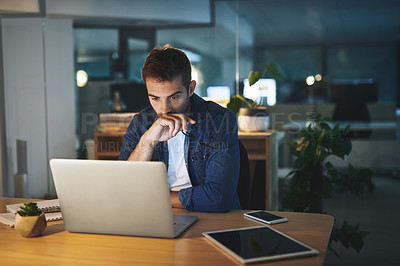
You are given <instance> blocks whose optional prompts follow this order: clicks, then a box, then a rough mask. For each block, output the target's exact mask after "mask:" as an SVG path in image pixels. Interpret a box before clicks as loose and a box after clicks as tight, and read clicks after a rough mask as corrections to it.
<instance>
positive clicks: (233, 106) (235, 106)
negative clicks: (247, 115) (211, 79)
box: [226, 96, 242, 115]
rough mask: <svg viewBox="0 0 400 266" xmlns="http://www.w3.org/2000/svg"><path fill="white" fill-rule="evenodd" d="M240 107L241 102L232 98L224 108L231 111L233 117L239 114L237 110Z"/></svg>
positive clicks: (236, 98) (234, 97)
mask: <svg viewBox="0 0 400 266" xmlns="http://www.w3.org/2000/svg"><path fill="white" fill-rule="evenodd" d="M241 106H242V100H240V99H239V98H238V97H236V96H233V97H232V98H231V99H230V101H229V103H228V104H227V106H226V107H228V109H229V110H231V111H232V112H233V113H234V114H235V115H237V114H238V113H239V109H240V107H241Z"/></svg>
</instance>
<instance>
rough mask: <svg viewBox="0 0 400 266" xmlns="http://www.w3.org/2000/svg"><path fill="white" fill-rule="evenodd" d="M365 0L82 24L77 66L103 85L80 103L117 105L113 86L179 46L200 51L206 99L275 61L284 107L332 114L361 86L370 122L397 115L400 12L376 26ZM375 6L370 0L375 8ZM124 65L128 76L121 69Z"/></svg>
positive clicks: (196, 65) (222, 6)
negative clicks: (172, 21) (207, 19)
mask: <svg viewBox="0 0 400 266" xmlns="http://www.w3.org/2000/svg"><path fill="white" fill-rule="evenodd" d="M356 2H357V1H339V2H338V4H337V5H333V2H332V1H268V0H263V1H261V0H251V1H223V0H221V1H220V0H216V1H212V5H211V6H212V10H211V12H212V14H213V19H212V23H211V24H209V25H175V26H165V25H157V23H155V24H153V26H152V27H139V26H137V25H133V26H134V27H132V28H130V27H126V26H124V27H123V28H119V27H116V26H115V25H114V26H113V28H103V29H98V28H76V29H75V54H76V70H79V69H83V70H85V71H86V72H87V74H88V80H89V81H88V85H86V86H87V87H88V88H90V90H93V91H96V93H93V92H90V93H89V94H87V95H84V94H82V93H79V97H78V98H79V106H80V109H79V110H80V112H81V113H82V112H86V113H93V114H95V115H98V114H99V113H100V112H111V111H112V110H111V109H110V105H109V104H108V103H109V102H110V101H111V100H112V98H111V96H112V94H111V93H110V92H109V91H110V87H111V85H112V84H113V83H121V82H123V83H135V84H141V82H142V81H141V76H140V70H141V67H142V65H143V63H144V60H145V57H146V55H147V53H148V52H149V50H150V49H151V48H152V47H154V46H155V45H158V46H163V45H165V44H171V45H172V46H174V47H177V48H180V49H182V50H184V51H185V52H186V53H187V55H188V57H189V58H190V60H191V62H192V65H193V78H194V79H196V80H197V84H198V86H197V89H196V93H197V94H198V95H200V96H202V97H210V98H213V99H217V98H221V99H227V98H228V97H229V96H232V95H234V94H236V93H237V92H239V93H241V94H243V88H244V86H245V84H244V81H245V79H246V78H247V76H248V74H249V72H250V71H252V70H256V71H259V72H262V71H263V70H264V66H265V64H266V63H268V62H274V63H275V64H276V65H277V67H278V69H279V71H280V72H281V74H282V77H283V80H282V81H275V83H274V86H275V89H274V90H275V92H274V93H273V94H271V95H273V96H271V97H275V99H273V100H272V99H270V100H267V102H268V105H270V106H276V109H279V108H280V107H281V106H284V105H291V106H292V107H293V108H295V106H296V105H298V106H302V105H318V106H322V107H321V109H320V110H322V111H323V110H327V111H326V112H325V111H324V112H325V113H324V114H327V115H328V116H330V117H332V116H333V112H334V108H335V107H336V106H337V105H341V104H343V100H344V99H345V98H346V96H344V95H350V96H349V97H354V96H351V95H352V94H354V93H356V94H357V95H359V96H360V97H357V98H354V99H353V100H352V101H353V102H354V101H355V102H361V103H362V104H366V105H367V106H368V110H369V113H370V118H369V119H370V120H372V121H373V120H379V121H396V119H397V117H396V113H395V109H396V105H398V100H397V99H398V98H399V95H398V94H399V93H398V88H399V87H400V86H399V80H398V78H397V77H398V75H399V66H398V64H399V59H398V49H399V48H398V44H397V43H398V41H397V40H396V38H397V37H395V35H396V34H393V33H394V32H396V30H398V28H396V25H395V24H393V23H392V22H391V21H393V20H395V19H396V18H397V17H396V14H397V13H396V9H394V10H393V11H390V10H388V11H387V12H386V13H385V14H386V15H385V16H386V19H385V20H382V21H381V24H380V25H374V26H373V27H372V26H371V25H370V24H368V23H365V22H366V21H367V20H368V19H369V18H371V19H377V16H378V15H376V14H370V13H368V12H367V10H364V9H363V10H359V9H356V7H357V4H356ZM143 4H144V3H143ZM373 4H374V1H372V2H368V3H366V5H368V7H369V8H370V10H371V8H373V6H372V5H373ZM369 5H371V6H369ZM354 10H357V12H355V11H354ZM397 10H399V9H398V8H397ZM370 26H371V27H370ZM121 33H123V34H126V35H127V37H126V38H123V37H121V36H122V35H121ZM124 40H125V41H124ZM120 66H122V68H123V73H125V74H123V75H117V74H118V70H119V67H120ZM264 78H266V79H270V78H272V77H271V76H269V75H266V76H265V77H264ZM307 78H309V79H308V80H309V82H308V83H307V81H306V80H307ZM310 81H312V82H310ZM85 90H88V89H87V88H85V87H83V88H78V91H79V92H80V91H85ZM251 94H252V95H253V96H254V95H258V92H254V91H253V92H251ZM88 95H90V96H88ZM96 95H97V96H96ZM361 96H362V97H361ZM338 97H339V98H338ZM349 99H350V98H349ZM123 100H124V101H125V102H129V101H130V99H129V98H127V99H123ZM88 101H89V102H93V105H91V104H87V102H88ZM82 106H84V107H82ZM90 106H93V107H90ZM296 108H297V107H296ZM324 108H325V109H324ZM349 110H350V109H349ZM348 112H353V111H351V110H350V111H348ZM79 116H80V117H81V116H82V114H80V115H79ZM340 119H342V118H340ZM343 119H345V118H343ZM95 120H96V119H94V120H93V121H95ZM80 127H82V125H80ZM85 137H88V138H90V137H92V136H90V134H88V135H86V136H85Z"/></svg>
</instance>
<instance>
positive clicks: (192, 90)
mask: <svg viewBox="0 0 400 266" xmlns="http://www.w3.org/2000/svg"><path fill="white" fill-rule="evenodd" d="M195 89H196V81H195V80H192V81H191V82H190V84H189V97H191V96H192V95H193V93H194V90H195Z"/></svg>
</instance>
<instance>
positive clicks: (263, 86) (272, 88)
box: [243, 79, 276, 105]
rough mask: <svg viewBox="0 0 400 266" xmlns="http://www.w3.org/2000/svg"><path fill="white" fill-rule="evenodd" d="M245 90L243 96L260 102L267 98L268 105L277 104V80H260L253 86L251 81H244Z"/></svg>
mask: <svg viewBox="0 0 400 266" xmlns="http://www.w3.org/2000/svg"><path fill="white" fill-rule="evenodd" d="M243 84H244V89H243V96H244V97H246V98H248V99H252V100H253V101H256V102H258V101H259V100H260V99H265V98H267V104H268V105H275V104H276V80H275V79H260V80H259V81H257V82H256V83H255V84H253V85H252V86H250V85H249V80H248V79H244V80H243Z"/></svg>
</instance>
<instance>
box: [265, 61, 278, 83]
mask: <svg viewBox="0 0 400 266" xmlns="http://www.w3.org/2000/svg"><path fill="white" fill-rule="evenodd" d="M265 69H266V70H268V72H269V73H271V75H272V76H273V77H274V78H276V79H277V80H279V81H282V77H281V74H280V73H279V71H278V68H277V66H276V65H275V64H274V63H272V62H270V63H268V64H266V65H265Z"/></svg>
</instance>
